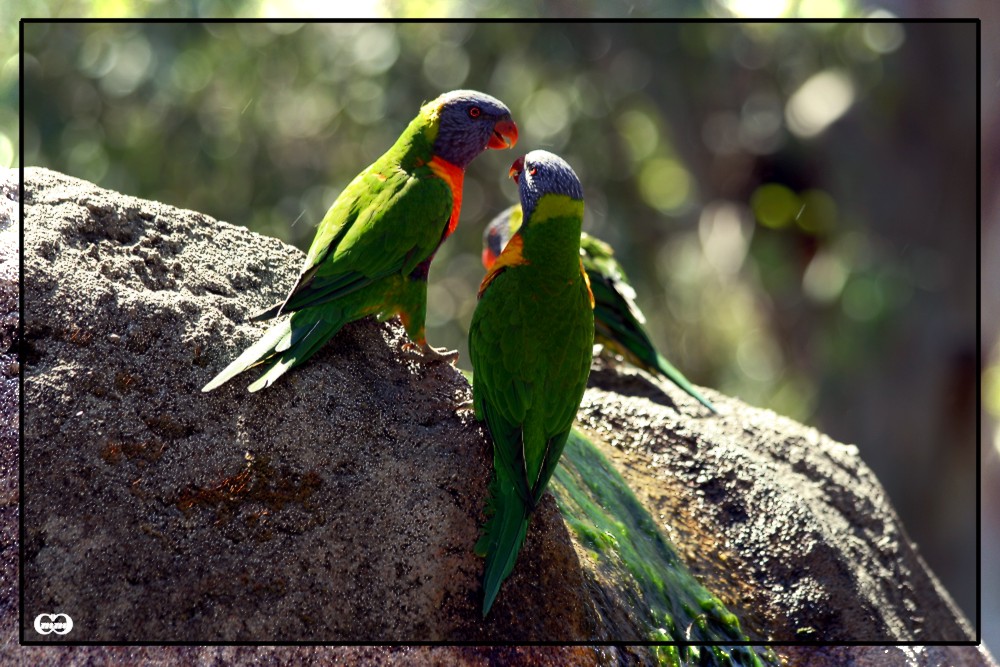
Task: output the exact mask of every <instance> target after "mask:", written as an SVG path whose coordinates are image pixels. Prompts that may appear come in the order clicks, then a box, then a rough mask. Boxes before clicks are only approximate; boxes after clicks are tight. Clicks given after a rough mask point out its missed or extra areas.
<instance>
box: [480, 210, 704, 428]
mask: <svg viewBox="0 0 1000 667" xmlns="http://www.w3.org/2000/svg"><path fill="white" fill-rule="evenodd" d="M520 225H521V207H520V205H518V204H515V205H514V206H511V207H510V208H508V209H506V210H504V211H503V212H502V213H500V214H498V215H497V216H496V217H495V218H493V220H492V221H491V222H490V224H489V226H488V227H487V228H486V231H485V232H483V266H485V267H486V268H487V269H489V268H490V266H492V265H493V262H495V261H496V259H497V256H499V255H500V253H501V251H502V250H503V248H504V246H505V245H506V244H507V239H509V238H510V236H511V234H512V233H514V232H516V231H517V229H518V227H519V226H520ZM580 254H581V256H582V258H583V267H584V268H585V269H586V270H587V276H588V278H589V279H590V287H591V289H592V290H593V292H594V299H595V301H596V304H597V305H596V306H595V307H594V338H595V340H596V341H597V342H598V343H600V344H601V345H603V346H604V348H605V349H608V350H610V351H612V352H617V353H618V354H620V355H622V357H624V358H625V360H626V361H628V362H629V363H631V364H633V365H635V366H638V367H639V368H641V369H643V370H644V371H646V372H647V373H649V374H651V375H654V376H655V375H662V376H664V377H666V378H667V379H668V380H670V381H671V382H673V383H674V384H675V385H677V386H678V387H680V388H681V389H683V390H684V391H685V392H687V393H688V394H689V395H690V396H691V397H692V398H694V399H696V400H697V401H698V402H700V403H701V404H702V405H704V406H705V407H706V408H708V409H709V410H711V411H712V412H717V410H716V409H715V406H714V405H712V403H711V401H709V400H708V399H707V398H705V397H704V396H702V395H701V393H700V392H699V391H698V390H697V389H695V388H694V386H693V385H692V384H691V383H690V382H689V381H688V379H687V378H686V377H684V375H683V374H682V373H681V372H680V371H679V370H677V369H676V368H674V366H673V364H671V363H670V362H669V361H667V360H666V359H665V358H664V357H663V355H662V354H660V353H659V352H657V351H656V348H655V347H653V342H652V341H651V340H650V339H649V334H648V333H646V330H645V328H644V327H643V326H642V325H643V324H644V323H645V321H646V318H645V317H644V316H643V314H642V311H641V310H639V306H638V305H636V303H635V290H634V289H632V286H631V285H630V284H629V282H628V279H627V278H626V277H625V271H624V270H623V269H622V267H621V265H620V264H619V263H618V260H616V259H615V256H614V251H613V250H612V249H611V246H609V245H608V244H607V243H605V242H604V241H601V240H600V239H598V238H595V237H593V236H590V235H589V234H587V233H586V232H583V233H582V234H581V236H580Z"/></svg>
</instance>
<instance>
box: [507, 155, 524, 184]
mask: <svg viewBox="0 0 1000 667" xmlns="http://www.w3.org/2000/svg"><path fill="white" fill-rule="evenodd" d="M522 171H524V158H523V157H519V158H517V159H516V160H514V164H512V165H510V171H509V172H508V173H507V175H508V176H510V177H511V178H513V179H514V182H515V183H517V184H518V185H520V184H521V181H520V178H521V172H522Z"/></svg>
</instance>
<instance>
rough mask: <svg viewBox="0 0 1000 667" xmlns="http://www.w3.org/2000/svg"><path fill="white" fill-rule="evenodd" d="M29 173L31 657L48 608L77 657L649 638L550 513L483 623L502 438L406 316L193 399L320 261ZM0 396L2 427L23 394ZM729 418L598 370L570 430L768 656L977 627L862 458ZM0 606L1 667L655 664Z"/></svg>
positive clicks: (820, 655) (91, 629)
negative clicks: (418, 341) (48, 627)
mask: <svg viewBox="0 0 1000 667" xmlns="http://www.w3.org/2000/svg"><path fill="white" fill-rule="evenodd" d="M12 178H16V174H14V173H13V172H9V173H8V174H7V175H6V179H5V180H6V184H5V185H4V187H5V188H7V190H5V191H4V192H10V183H11V179H12ZM25 178H26V184H25V194H24V197H25V202H24V203H25V249H24V262H25V294H24V297H25V323H24V339H23V340H21V341H20V355H21V356H20V357H19V358H18V357H15V356H11V352H12V346H13V345H15V344H16V343H17V338H16V335H15V333H16V332H15V328H5V329H4V330H3V331H4V332H6V333H4V336H6V337H5V338H4V339H3V342H4V346H5V350H4V352H5V354H7V355H8V356H6V357H4V359H3V360H0V361H2V363H12V364H15V365H16V364H17V363H21V364H23V367H24V373H25V377H24V383H25V384H24V388H25V401H26V411H25V421H24V424H23V428H24V453H25V458H24V465H25V471H26V474H25V480H24V481H25V484H24V487H23V489H22V491H21V495H18V493H17V490H16V484H15V480H16V460H15V459H14V458H13V455H14V454H15V447H16V442H14V441H13V439H12V438H10V439H8V438H7V435H9V434H10V433H11V431H10V430H7V431H4V432H3V437H2V438H0V446H2V447H3V449H2V455H3V458H2V459H0V472H2V474H3V475H4V477H3V482H4V484H3V485H2V486H0V488H3V489H4V493H5V495H4V503H3V504H2V507H0V510H2V515H0V517H2V519H3V521H4V523H3V525H2V526H0V535H2V536H3V537H4V538H5V539H4V542H3V544H5V545H10V544H13V543H15V542H16V539H15V538H16V535H17V532H16V525H13V524H14V522H15V521H16V513H17V508H18V503H19V502H20V508H21V511H23V512H24V520H25V536H26V539H25V542H24V544H23V545H21V548H22V550H23V559H24V568H25V571H24V577H25V590H24V591H23V592H24V598H25V599H24V604H25V611H26V614H25V618H23V619H21V626H22V628H23V629H24V636H25V638H26V639H28V640H32V641H37V640H39V639H40V637H39V636H38V635H36V634H34V630H33V629H32V627H31V625H32V620H33V618H34V616H35V615H36V614H38V613H43V612H57V611H66V612H67V613H71V614H72V616H73V620H74V630H73V632H72V633H71V636H69V637H67V638H66V639H67V640H71V641H73V640H75V641H83V640H91V641H98V642H100V641H115V640H133V641H142V640H161V641H163V640H183V641H190V642H197V641H248V640H250V641H262V642H269V641H295V640H305V641H317V642H322V641H354V642H365V641H369V642H372V641H392V640H465V641H470V640H471V641H480V642H482V643H483V644H488V643H490V641H491V640H501V639H502V640H551V641H560V640H573V641H581V640H604V641H609V640H614V639H618V638H623V637H624V638H632V637H636V636H640V635H639V634H638V633H637V630H636V628H632V627H626V626H623V625H620V624H616V622H615V621H614V620H613V619H617V618H621V619H627V618H628V614H614V613H609V608H613V607H614V606H615V605H616V604H620V603H619V602H616V601H615V599H614V598H615V594H614V591H615V587H616V585H615V583H614V582H600V581H597V579H596V578H595V576H594V574H593V572H592V571H591V570H590V565H589V563H588V560H587V558H586V557H584V555H585V551H584V550H583V549H582V548H581V547H580V545H579V544H578V543H577V542H576V541H575V539H574V537H573V535H572V534H571V533H570V531H568V530H567V528H566V526H565V524H564V523H563V521H562V518H561V516H560V514H559V510H558V509H557V508H556V506H555V503H554V502H553V501H552V499H551V498H550V497H547V498H546V501H545V502H544V503H543V506H542V507H541V509H540V511H539V513H538V516H537V517H536V519H535V521H534V522H533V524H532V528H531V531H530V532H529V537H528V541H527V544H526V546H525V549H524V551H523V553H522V556H521V559H520V560H519V563H518V567H517V569H516V571H515V573H514V575H513V576H512V577H511V579H510V580H509V582H508V584H507V585H506V586H505V590H504V594H503V595H501V597H500V599H499V600H498V603H497V606H496V608H495V613H494V614H491V617H490V619H489V621H488V622H483V620H482V619H481V617H480V615H479V613H478V604H479V597H478V596H479V577H480V574H481V568H482V561H481V560H479V559H477V558H476V557H474V556H473V555H472V554H471V551H470V545H471V544H473V543H474V542H475V539H476V536H477V531H478V526H479V523H480V522H481V520H482V516H481V513H480V512H481V508H482V505H483V499H484V496H485V486H486V482H487V478H488V472H489V445H488V442H487V440H486V438H485V437H484V433H483V431H482V429H481V428H480V427H479V426H478V425H477V424H476V423H475V422H474V421H473V420H472V419H471V415H469V414H468V412H465V411H462V410H458V409H456V408H457V405H458V404H459V403H461V402H462V401H464V400H466V399H467V398H468V397H469V390H468V385H467V383H466V382H465V381H464V379H463V378H462V377H461V375H460V374H459V373H458V372H457V371H455V370H454V369H453V368H451V367H450V366H447V365H440V364H438V365H418V364H413V363H411V362H407V361H405V360H404V359H403V357H402V356H401V355H400V354H399V348H400V345H401V343H402V342H403V340H404V338H403V335H402V332H401V329H400V328H399V327H398V326H397V325H395V324H394V323H391V322H390V323H386V324H379V323H375V322H373V321H362V322H358V323H355V324H353V325H349V326H348V327H346V328H345V329H344V331H343V332H342V333H341V334H339V335H338V336H337V337H336V339H335V340H334V341H332V342H331V343H330V344H328V345H327V346H326V347H325V348H324V350H322V351H321V352H320V353H319V354H318V355H317V356H316V357H315V358H314V360H313V361H311V362H310V364H308V365H306V366H304V367H302V368H301V369H297V370H296V371H294V372H293V373H290V374H289V375H288V376H287V377H286V378H283V379H282V381H281V382H279V383H278V384H277V385H275V386H274V387H272V388H270V389H268V390H267V391H265V392H262V393H260V394H256V395H250V394H248V393H247V392H246V391H245V385H246V384H247V382H248V381H249V379H248V380H244V379H243V378H237V380H235V381H234V382H232V383H230V384H229V385H227V386H225V387H223V388H222V389H220V390H217V391H216V392H213V393H211V394H208V395H205V394H201V393H200V391H199V389H200V387H201V386H202V385H203V384H204V383H205V382H206V381H207V380H208V379H210V378H211V377H212V376H213V375H214V374H215V373H216V372H217V371H218V370H219V369H221V368H222V367H223V366H224V365H225V364H226V363H228V361H229V360H230V359H231V358H232V357H233V355H234V354H236V353H237V352H238V351H239V350H241V349H242V348H243V347H244V346H245V345H246V344H248V343H249V342H251V341H252V340H254V337H255V335H256V334H257V332H259V331H260V329H261V326H260V325H257V324H253V323H248V322H246V316H247V314H248V313H249V312H252V311H253V310H255V309H257V308H259V307H261V306H263V305H266V304H269V303H271V302H273V301H274V300H276V299H278V298H280V297H282V296H283V295H284V293H285V291H286V290H287V288H288V287H289V285H290V284H291V282H292V281H293V279H294V276H295V273H296V271H297V268H298V266H299V263H300V261H301V253H299V252H298V251H296V250H294V249H292V248H289V247H287V246H285V245H283V244H281V243H280V242H278V241H276V240H274V239H268V238H265V237H261V236H258V235H256V234H253V233H251V232H249V231H247V230H245V229H242V228H238V227H234V226H231V225H227V224H225V223H221V222H216V221H214V220H211V219H209V218H207V217H205V216H203V215H201V214H198V213H195V212H191V211H183V210H179V209H175V208H172V207H169V206H165V205H162V204H158V203H155V202H149V201H143V200H138V199H134V198H131V197H127V196H123V195H119V194H117V193H113V192H109V191H106V190H101V189H99V188H97V187H96V186H94V185H92V184H90V183H86V182H84V181H79V180H77V179H73V178H70V177H66V176H63V175H61V174H57V173H55V172H50V171H47V170H43V169H28V170H26V171H25ZM0 180H4V179H0ZM7 201H8V202H9V201H11V200H10V199H9V198H8V200H7ZM0 241H4V242H6V244H7V245H8V246H9V245H10V244H11V243H12V241H16V237H14V236H12V235H7V236H3V235H2V232H0ZM3 252H4V253H7V254H5V255H2V256H0V260H2V261H0V280H5V281H7V282H0V298H2V299H3V301H2V303H0V306H2V307H0V316H2V314H3V313H13V316H14V317H15V321H16V307H12V302H11V299H12V298H13V299H15V303H14V304H13V305H14V306H16V289H15V288H16V285H13V284H12V282H11V276H8V275H7V274H6V273H3V272H2V270H3V269H4V268H5V267H7V265H8V264H9V263H11V262H13V261H16V251H15V253H11V252H10V249H9V248H6V249H5V250H3ZM12 255H15V257H14V258H13V259H12V260H6V259H4V258H6V257H8V256H12ZM14 275H16V271H14ZM10 294H13V295H14V296H13V297H11V296H10ZM7 317H8V319H9V318H10V317H11V315H8V316H7ZM4 322H7V320H4ZM5 326H6V325H5ZM8 338H9V340H10V342H9V343H8ZM0 370H3V369H2V368H0ZM16 370H17V368H16V367H13V371H14V373H15V374H16ZM4 377H7V378H9V377H10V376H9V375H7V376H4ZM10 392H14V393H13V394H10ZM8 394H10V395H8ZM11 397H13V398H11ZM0 398H2V399H3V400H4V409H5V410H7V409H8V408H9V407H10V402H9V401H11V400H16V383H15V384H13V385H11V386H10V387H9V388H8V387H7V384H5V385H4V393H3V394H2V395H0ZM675 400H676V404H675V403H674V401H675ZM712 400H713V401H715V402H716V403H717V404H718V405H721V407H722V412H723V415H722V416H721V417H709V416H706V415H705V414H704V413H703V411H701V410H700V409H699V408H698V406H697V405H695V404H694V403H693V402H691V401H688V400H687V399H686V397H684V396H683V395H681V394H679V393H678V392H676V391H673V390H672V389H671V388H666V387H660V386H654V385H651V384H650V383H649V382H648V381H647V380H646V379H644V378H643V377H641V376H638V375H636V374H635V373H634V372H632V371H630V370H627V369H616V368H607V367H602V366H600V365H599V367H598V368H597V370H596V371H595V373H594V375H593V380H592V388H591V389H590V390H588V393H587V396H586V397H585V399H584V404H583V406H582V408H581V412H580V418H581V419H580V421H581V425H582V427H583V428H584V430H585V431H586V432H587V433H588V434H589V435H590V436H591V437H592V439H593V440H594V441H595V443H597V444H598V445H599V446H600V447H601V449H602V451H603V452H604V453H605V455H606V456H608V457H609V458H611V459H612V460H613V461H614V462H615V463H616V464H617V466H618V469H619V470H620V472H621V473H622V475H623V476H624V477H625V478H626V480H628V481H629V483H630V485H631V486H632V488H633V490H634V491H635V492H636V494H637V496H638V497H639V498H640V500H642V501H643V502H644V503H645V504H646V506H647V508H648V509H649V510H650V511H651V512H652V515H653V516H654V517H659V518H660V520H661V522H662V523H661V525H662V528H663V529H664V530H665V531H666V532H667V533H668V534H669V535H670V537H671V538H672V539H673V541H674V543H675V544H676V545H677V548H678V551H679V552H680V553H681V555H682V557H683V559H684V561H685V562H686V564H687V565H688V567H689V568H691V569H692V570H693V571H695V572H696V573H697V574H698V575H699V576H700V577H701V578H702V580H703V581H704V583H705V584H706V585H707V586H708V588H709V589H710V590H712V591H713V592H714V593H716V594H717V595H719V596H720V597H722V599H723V600H724V601H725V602H726V604H727V606H729V608H730V609H731V610H732V611H733V612H734V613H736V614H737V615H738V616H739V617H740V620H741V623H742V626H743V628H744V630H745V631H746V632H747V633H748V635H749V636H750V637H752V638H753V639H772V640H779V641H780V640H798V641H801V640H814V641H824V640H826V641H831V640H833V641H837V640H852V639H853V640H868V641H895V640H903V641H909V640H916V641H920V640H922V639H926V640H937V639H947V640H955V641H961V640H968V639H969V638H970V637H971V632H970V630H969V627H968V624H967V623H966V622H965V621H964V620H963V619H962V618H961V616H960V614H959V613H958V612H957V611H956V610H955V608H954V605H952V604H951V602H950V600H949V598H948V596H947V594H946V593H945V592H944V591H943V590H942V589H941V588H940V586H939V585H938V584H937V582H936V580H935V579H934V578H933V576H932V575H931V574H930V572H929V571H928V570H927V568H926V566H925V565H924V564H923V562H922V561H921V560H920V558H919V556H918V555H917V554H916V552H915V550H914V548H913V546H912V545H911V544H910V543H909V541H908V539H907V538H906V536H905V534H904V533H903V531H902V528H901V527H900V526H899V523H898V520H897V518H896V516H895V514H894V512H893V511H892V509H891V507H890V506H889V504H888V502H887V500H886V499H885V497H884V493H883V492H882V490H881V487H880V486H879V485H878V483H877V481H876V480H875V479H874V478H873V476H872V475H871V473H870V472H869V471H868V469H867V468H866V467H865V466H864V465H863V464H862V463H861V461H860V459H859V458H858V456H857V452H856V450H855V449H854V448H853V447H850V446H847V445H841V444H839V443H836V442H833V441H831V440H829V439H828V438H826V437H825V436H822V435H821V434H819V433H817V432H816V431H815V430H814V429H810V428H808V427H804V426H801V425H799V424H797V423H795V422H792V421H790V420H787V419H783V418H780V417H777V416H775V415H774V414H773V413H770V412H768V411H762V410H757V409H755V408H751V407H748V406H745V405H743V404H741V403H739V402H737V401H734V400H731V399H726V398H725V397H722V396H719V395H717V394H713V395H712ZM11 414H12V415H13V416H16V410H14V411H11ZM14 428H16V424H15V426H14ZM0 555H2V556H3V560H2V570H0V584H2V585H3V586H4V592H5V593H10V595H11V596H12V595H13V592H14V590H13V586H14V582H15V581H16V578H17V577H16V565H17V562H16V559H15V558H14V557H13V556H12V549H10V548H6V549H5V550H4V551H2V552H0ZM595 591H598V592H600V593H601V595H595ZM598 597H600V598H601V599H600V600H598V599H597V598H598ZM0 604H2V605H3V606H0V612H2V614H3V615H2V617H0V623H2V630H3V634H4V635H5V636H7V637H9V638H10V640H9V641H7V642H6V643H5V644H2V645H0V661H6V660H10V661H22V662H24V664H67V663H68V662H71V661H73V660H77V661H80V662H88V663H91V664H105V663H112V662H120V661H123V660H124V661H132V662H154V661H155V662H156V663H157V664H190V663H192V662H199V663H219V664H251V663H252V664H290V663H295V664H329V663H330V662H331V661H334V662H343V663H344V664H412V663H413V662H430V663H433V664H486V663H488V662H490V661H503V662H504V663H505V664H553V665H556V664H621V663H624V664H648V663H650V662H652V661H653V660H654V656H653V654H652V653H651V652H650V651H649V650H648V649H644V648H642V647H636V648H630V647H601V648H591V647H569V648H558V647H532V648H527V649H518V648H495V649H491V648H485V647H412V648H401V649H393V648H352V647H287V646H286V647H218V646H216V647H206V648H196V647H150V648H133V647H108V648H104V647H76V648H74V647H23V648H22V647H17V646H16V634H17V631H18V629H17V627H16V614H17V605H16V602H14V601H11V599H10V598H9V597H7V596H5V599H4V600H2V601H0ZM622 622H625V621H622ZM45 640H46V641H58V638H55V637H54V636H53V635H48V636H46V639H45ZM776 653H777V654H778V655H779V656H782V657H785V658H786V659H787V660H788V661H789V663H788V664H807V663H808V664H818V665H848V664H857V665H866V664H886V665H897V664H898V665H924V664H927V665H930V664H956V665H966V664H967V665H983V664H987V665H988V664H993V663H992V661H991V659H990V657H989V656H988V654H987V653H986V651H985V650H984V649H982V648H977V647H932V648H920V647H915V648H879V647H850V648H815V647H786V648H778V649H776Z"/></svg>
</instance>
